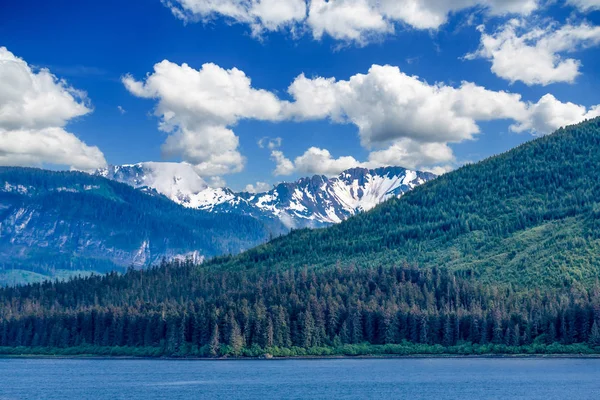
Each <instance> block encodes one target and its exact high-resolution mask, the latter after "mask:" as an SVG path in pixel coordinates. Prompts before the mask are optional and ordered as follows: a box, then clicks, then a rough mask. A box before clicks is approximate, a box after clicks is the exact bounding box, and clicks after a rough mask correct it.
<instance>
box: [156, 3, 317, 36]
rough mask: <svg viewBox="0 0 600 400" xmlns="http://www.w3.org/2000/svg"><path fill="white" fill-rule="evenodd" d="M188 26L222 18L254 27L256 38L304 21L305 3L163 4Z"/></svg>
mask: <svg viewBox="0 0 600 400" xmlns="http://www.w3.org/2000/svg"><path fill="white" fill-rule="evenodd" d="M163 3H164V4H165V5H166V6H167V7H169V9H170V10H171V12H172V13H173V14H174V15H175V16H176V17H178V18H180V19H182V20H184V21H185V22H194V21H198V20H200V21H203V22H207V21H210V20H212V19H215V18H216V17H218V16H221V17H225V18H227V19H229V20H231V21H233V22H237V23H243V24H247V25H250V27H251V29H252V32H253V34H254V35H260V34H261V33H262V32H263V31H265V30H267V31H276V30H279V29H281V28H283V27H285V26H292V25H293V24H295V23H297V22H300V21H302V20H304V18H305V17H306V2H305V1H304V0H163Z"/></svg>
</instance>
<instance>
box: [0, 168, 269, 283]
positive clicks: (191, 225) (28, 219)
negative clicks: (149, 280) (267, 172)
mask: <svg viewBox="0 0 600 400" xmlns="http://www.w3.org/2000/svg"><path fill="white" fill-rule="evenodd" d="M0 182H2V183H1V185H0V275H3V276H5V278H4V279H7V280H9V281H11V280H19V281H21V278H20V277H25V278H27V277H33V278H34V279H35V278H37V277H38V276H37V275H34V274H31V273H25V272H22V271H29V272H33V273H37V274H42V275H43V276H59V277H60V276H66V275H68V273H69V272H77V273H79V272H81V271H85V272H88V273H89V272H90V271H96V272H106V271H110V270H120V271H123V270H125V269H126V268H127V267H129V266H132V265H133V266H135V267H144V266H148V265H151V264H154V263H156V262H158V261H159V260H160V259H161V258H163V257H166V258H173V257H188V256H192V257H194V258H195V259H196V260H200V259H202V258H204V257H212V256H215V255H220V254H228V253H239V252H240V251H241V250H244V249H246V248H249V247H252V246H255V245H257V244H259V243H261V242H264V241H265V240H266V239H267V238H268V237H269V232H268V230H267V229H266V227H265V226H264V224H262V223H260V222H259V221H256V220H255V219H254V218H250V217H244V216H239V215H214V214H210V213H207V212H203V211H198V210H191V209H186V208H184V207H181V206H179V205H177V204H174V203H173V202H171V201H170V200H168V199H166V198H165V197H163V196H162V195H158V194H156V193H155V192H147V193H145V192H143V191H139V190H135V189H133V188H131V187H129V186H127V185H124V184H121V183H118V182H114V181H111V180H108V179H104V178H101V177H96V176H91V175H88V174H85V173H78V172H52V171H44V170H39V169H30V168H0ZM14 270H22V271H21V272H17V273H15V271H14ZM2 271H4V274H2ZM7 271H10V273H9V272H7ZM6 277H8V278H6ZM2 279H3V278H0V283H2V282H1V281H2ZM5 283H6V282H5ZM9 283H10V282H9Z"/></svg>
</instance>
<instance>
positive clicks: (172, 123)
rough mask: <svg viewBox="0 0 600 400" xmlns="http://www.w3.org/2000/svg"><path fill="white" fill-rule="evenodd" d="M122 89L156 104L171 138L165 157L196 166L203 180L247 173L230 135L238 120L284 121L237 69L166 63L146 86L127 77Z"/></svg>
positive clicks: (274, 103) (269, 98)
mask: <svg viewBox="0 0 600 400" xmlns="http://www.w3.org/2000/svg"><path fill="white" fill-rule="evenodd" d="M123 83H124V85H125V87H126V88H127V89H128V90H129V91H130V92H131V93H132V94H134V95H135V96H138V97H143V98H153V99H156V100H157V101H158V103H157V105H156V108H155V110H154V114H155V115H156V116H158V117H160V119H161V120H160V123H159V127H160V129H161V130H163V131H165V132H167V133H168V134H169V136H168V137H167V140H166V142H165V144H164V145H163V152H164V154H165V155H166V156H168V157H181V158H183V160H184V161H187V162H189V163H191V164H194V165H195V167H196V169H197V171H198V173H199V174H200V175H201V176H217V175H223V174H228V173H235V172H240V171H241V170H242V169H243V168H244V162H245V160H244V157H243V156H242V155H241V154H240V153H239V150H238V146H239V139H238V137H237V136H236V135H235V133H234V132H233V131H232V130H231V129H230V128H231V127H232V126H234V125H235V124H236V123H237V122H238V121H239V120H242V119H255V120H262V121H277V120H279V119H280V118H281V107H282V104H281V102H280V101H279V99H278V98H277V97H276V96H275V95H274V94H272V93H270V92H267V91H265V90H257V89H254V88H252V84H251V81H250V79H249V78H248V77H247V76H246V75H245V74H244V72H242V71H240V70H239V69H236V68H233V69H229V70H226V69H223V68H221V67H219V66H217V65H215V64H204V65H203V66H202V68H201V69H199V70H196V69H194V68H191V67H190V66H188V65H187V64H183V65H177V64H174V63H171V62H169V61H166V60H165V61H162V62H160V63H158V64H156V65H155V66H154V72H153V73H151V74H149V75H148V76H147V77H146V79H145V81H144V82H139V81H136V80H135V79H134V78H133V77H131V76H125V77H124V78H123Z"/></svg>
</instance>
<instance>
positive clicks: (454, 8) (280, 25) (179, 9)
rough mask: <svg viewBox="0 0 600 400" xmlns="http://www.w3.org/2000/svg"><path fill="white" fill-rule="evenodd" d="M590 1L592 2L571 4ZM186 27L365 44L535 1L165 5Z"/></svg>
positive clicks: (293, 0)
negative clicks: (469, 13)
mask: <svg viewBox="0 0 600 400" xmlns="http://www.w3.org/2000/svg"><path fill="white" fill-rule="evenodd" d="M573 1H581V2H586V1H593V0H573ZM163 3H164V4H165V5H166V6H167V7H169V8H170V9H171V11H172V12H173V14H174V15H175V16H176V17H178V18H180V19H182V20H184V21H186V22H193V21H203V22H207V21H211V20H213V19H215V18H216V17H223V18H225V19H227V20H229V21H233V22H236V23H241V24H246V25H249V26H250V28H251V31H252V33H253V34H254V35H255V36H260V35H261V33H263V32H265V31H277V30H281V29H288V30H290V31H292V32H297V31H301V30H303V29H306V30H308V31H310V32H311V33H312V36H313V37H314V38H315V39H316V40H320V39H321V38H322V37H323V36H325V35H328V36H330V37H332V38H333V39H336V40H340V41H344V42H355V43H357V44H359V45H360V44H365V43H367V42H368V41H369V40H371V39H373V38H379V37H381V36H383V35H387V34H391V33H393V32H394V31H395V28H396V25H403V26H410V27H412V28H415V29H438V28H439V27H440V26H442V25H443V24H445V23H446V21H447V19H448V16H449V15H450V14H452V13H455V12H459V11H462V10H467V9H475V8H476V9H479V10H482V11H484V12H486V13H488V14H490V15H505V14H518V15H528V14H530V13H531V12H533V11H534V10H536V9H537V8H538V7H539V0H441V1H440V0H329V1H327V0H310V1H308V0H163Z"/></svg>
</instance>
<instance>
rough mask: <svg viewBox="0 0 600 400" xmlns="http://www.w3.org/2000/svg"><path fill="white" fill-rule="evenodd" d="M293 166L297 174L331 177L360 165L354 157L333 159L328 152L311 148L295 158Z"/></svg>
mask: <svg viewBox="0 0 600 400" xmlns="http://www.w3.org/2000/svg"><path fill="white" fill-rule="evenodd" d="M294 165H295V168H296V171H297V172H301V173H305V174H318V175H327V176H333V175H337V174H339V173H340V172H342V171H345V170H347V169H349V168H354V167H358V166H360V165H361V164H360V163H359V162H358V161H357V160H356V159H355V158H354V157H350V156H345V157H340V158H333V157H332V156H331V153H330V152H329V150H326V149H320V148H317V147H311V148H309V149H308V150H307V151H306V152H305V153H304V154H302V155H301V156H299V157H297V158H296V160H295V161H294Z"/></svg>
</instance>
